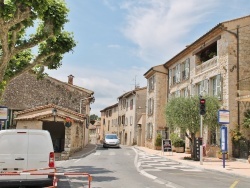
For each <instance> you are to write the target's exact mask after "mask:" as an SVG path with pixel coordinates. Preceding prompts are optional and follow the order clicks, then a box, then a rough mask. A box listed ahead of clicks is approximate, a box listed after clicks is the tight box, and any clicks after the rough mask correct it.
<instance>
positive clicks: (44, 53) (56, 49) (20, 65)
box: [0, 0, 76, 87]
mask: <svg viewBox="0 0 250 188" xmlns="http://www.w3.org/2000/svg"><path fill="white" fill-rule="evenodd" d="M68 12H69V9H68V8H67V7H66V4H65V2H64V1H63V0H0V84H1V87H4V85H6V83H7V82H8V81H9V80H10V79H12V78H14V77H15V76H17V75H19V74H21V73H23V72H25V71H28V70H31V69H32V71H33V72H34V73H36V74H37V75H38V76H43V75H44V67H47V68H48V69H57V68H58V67H60V66H61V60H62V58H63V54H65V53H67V52H70V51H71V50H72V49H73V48H74V47H75V45H76V43H75V41H74V39H73V34H72V33H70V32H67V31H65V30H64V25H65V23H67V22H68V20H67V14H68Z"/></svg>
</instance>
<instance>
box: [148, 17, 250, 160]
mask: <svg viewBox="0 0 250 188" xmlns="http://www.w3.org/2000/svg"><path fill="white" fill-rule="evenodd" d="M249 23H250V16H246V17H242V18H238V19H234V20H230V21H226V22H223V23H219V24H218V25H216V26H215V27H214V28H212V29H211V30H210V31H209V32H207V33H206V34H204V35H203V36H202V37H200V38H198V39H197V40H196V41H195V42H194V43H192V44H190V45H188V46H187V47H186V48H185V49H184V50H182V51H181V52H180V53H178V54H177V55H176V56H174V57H173V58H171V59H170V60H169V61H167V62H166V63H165V64H164V65H163V66H164V67H165V68H166V71H165V72H164V71H161V72H164V74H165V75H166V78H161V83H160V84H161V85H160V86H159V87H160V88H165V87H166V86H167V88H166V91H167V93H166V94H165V97H162V99H161V100H158V99H157V97H155V98H153V96H154V95H155V96H157V95H158V96H163V95H164V92H165V91H164V89H163V90H162V91H160V92H159V91H156V93H154V92H151V93H150V92H148V96H147V98H148V103H147V106H148V107H150V106H152V104H151V103H152V102H151V101H152V100H154V102H153V105H156V106H157V105H159V106H160V105H161V104H163V103H166V101H167V100H168V99H169V98H170V97H179V96H184V97H185V96H186V97H188V96H190V95H202V96H205V95H211V96H216V97H218V99H219V100H220V101H221V108H222V109H226V110H229V111H230V123H229V124H228V125H227V127H228V130H229V131H230V130H232V129H235V128H236V127H238V125H239V127H242V126H241V123H242V121H243V118H244V116H243V114H244V112H245V110H246V109H249V103H247V102H244V101H247V100H249V91H250V87H249V84H247V83H250V82H249V80H250V79H249V77H250V66H249V65H250V53H249V50H250V24H249ZM157 67H161V66H157ZM154 68H156V67H154ZM154 68H151V69H150V70H149V71H148V72H147V73H146V74H145V77H146V78H147V79H148V84H149V89H148V90H150V88H152V90H153V89H155V87H154V86H155V85H156V83H155V82H157V77H156V75H154V71H153V69H154ZM162 74H163V73H162ZM152 80H153V81H152ZM151 83H154V84H155V85H154V86H153V87H151V86H150V84H151ZM151 85H153V84H151ZM242 95H244V96H242ZM151 96H152V97H151ZM150 98H152V100H149V99H150ZM155 100H156V101H155ZM240 101H242V102H240ZM157 108H158V107H157ZM157 108H156V107H153V106H152V108H151V109H150V108H149V109H148V112H147V114H148V113H149V112H151V111H150V110H156V109H157ZM159 110H163V108H162V109H159ZM151 113H152V112H151ZM161 113H163V111H162V112H161ZM156 117H157V119H158V118H162V122H164V120H163V119H164V118H165V117H163V116H158V114H156V113H153V114H152V117H150V116H147V118H146V119H147V120H146V121H147V126H148V124H149V123H151V122H152V126H151V127H152V128H151V127H149V128H148V130H149V131H150V134H148V133H147V134H148V135H147V140H148V141H150V138H152V143H150V142H149V143H148V145H147V147H153V146H152V144H153V141H154V140H155V139H154V136H155V135H156V133H157V131H159V130H160V129H163V127H162V128H161V126H162V125H164V123H163V124H160V128H159V125H158V124H156V123H155V124H154V118H156ZM146 132H148V131H146ZM245 133H246V134H245V136H248V139H249V130H248V131H246V132H245ZM151 135H152V136H151ZM202 135H203V142H204V144H206V146H207V149H208V150H211V151H213V152H212V153H210V155H211V156H215V152H214V151H216V150H212V149H211V146H213V145H219V144H220V142H219V140H220V133H219V128H218V129H217V130H216V131H215V132H209V131H208V130H207V129H204V130H203V132H202ZM148 138H149V139H148ZM218 149H219V148H218ZM228 149H229V154H230V155H232V152H233V151H232V149H233V146H232V142H231V136H230V134H228ZM247 152H248V151H246V152H245V153H244V152H243V153H242V155H243V156H239V157H246V156H247V155H249V154H248V153H247Z"/></svg>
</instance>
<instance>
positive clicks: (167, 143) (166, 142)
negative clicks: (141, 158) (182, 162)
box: [162, 139, 173, 155]
mask: <svg viewBox="0 0 250 188" xmlns="http://www.w3.org/2000/svg"><path fill="white" fill-rule="evenodd" d="M165 151H166V152H171V153H172V155H173V150H172V142H171V140H170V139H162V152H163V155H164V152H165Z"/></svg>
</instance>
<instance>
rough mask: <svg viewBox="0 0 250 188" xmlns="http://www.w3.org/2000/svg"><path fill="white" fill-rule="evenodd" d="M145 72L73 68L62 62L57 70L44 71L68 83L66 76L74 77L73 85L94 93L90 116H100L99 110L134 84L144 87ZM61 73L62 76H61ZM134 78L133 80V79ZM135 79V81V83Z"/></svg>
mask: <svg viewBox="0 0 250 188" xmlns="http://www.w3.org/2000/svg"><path fill="white" fill-rule="evenodd" d="M146 71H147V70H146V69H144V68H139V67H131V68H128V69H118V70H114V69H109V70H108V71H107V70H103V69H102V68H101V67H99V68H98V67H97V68H96V69H93V68H86V67H82V68H80V67H74V66H72V62H71V64H70V63H67V62H64V63H63V66H62V67H61V68H59V69H58V70H46V72H47V73H48V74H49V76H51V77H53V78H56V79H58V80H61V81H63V82H67V81H68V75H70V74H72V75H73V76H74V81H73V84H74V85H77V86H79V87H83V88H86V89H89V90H92V91H94V97H95V99H96V100H95V103H94V104H91V108H92V109H91V114H92V113H93V114H96V115H98V116H100V110H102V109H104V108H106V107H108V106H111V105H113V104H115V103H116V102H117V98H118V97H119V96H120V95H122V94H123V93H124V92H127V91H130V90H133V89H134V86H135V82H136V84H139V85H140V86H141V87H144V86H146V79H145V78H144V77H143V74H144V73H145V72H146ZM62 73H63V74H62ZM133 78H134V79H133ZM135 78H136V81H135Z"/></svg>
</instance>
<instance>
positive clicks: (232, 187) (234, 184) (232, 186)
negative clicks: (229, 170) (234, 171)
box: [230, 180, 239, 188]
mask: <svg viewBox="0 0 250 188" xmlns="http://www.w3.org/2000/svg"><path fill="white" fill-rule="evenodd" d="M238 183H239V181H238V180H236V181H235V182H234V183H233V184H232V185H231V186H230V188H234V187H235V186H236V185H237V184H238Z"/></svg>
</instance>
